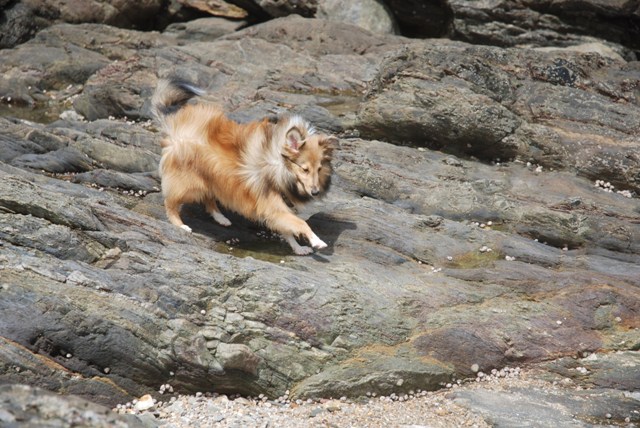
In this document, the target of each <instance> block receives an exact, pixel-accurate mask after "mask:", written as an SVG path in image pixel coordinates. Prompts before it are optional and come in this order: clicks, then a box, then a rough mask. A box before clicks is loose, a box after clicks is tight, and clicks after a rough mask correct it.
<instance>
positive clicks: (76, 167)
mask: <svg viewBox="0 0 640 428" xmlns="http://www.w3.org/2000/svg"><path fill="white" fill-rule="evenodd" d="M11 163H12V165H15V166H18V167H22V168H32V169H41V170H44V171H47V172H52V173H64V172H67V173H69V172H81V171H89V170H91V169H92V168H93V165H92V163H91V161H90V158H89V157H88V156H87V155H85V154H84V153H82V152H81V151H80V150H76V149H74V148H73V147H65V148H62V149H59V150H55V151H52V152H47V153H44V154H32V153H28V154H25V155H22V156H18V157H16V158H14V159H13V160H12V162H11Z"/></svg>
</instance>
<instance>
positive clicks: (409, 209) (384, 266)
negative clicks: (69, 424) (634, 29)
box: [0, 16, 640, 420]
mask: <svg viewBox="0 0 640 428" xmlns="http://www.w3.org/2000/svg"><path fill="white" fill-rule="evenodd" d="M178 31H182V30H178ZM189 31H191V30H189ZM189 31H187V30H185V31H184V32H183V33H180V35H176V34H177V33H176V31H174V30H173V29H172V30H170V31H166V32H165V33H162V34H161V33H154V32H142V31H135V30H125V29H117V28H114V27H111V26H105V25H97V24H93V25H88V24H78V25H68V24H63V25H55V26H51V27H49V28H47V29H46V30H43V31H41V32H40V33H39V34H38V36H37V37H35V38H33V39H32V40H30V41H29V42H27V43H24V44H22V45H19V46H17V47H16V48H14V49H5V50H2V51H0V69H1V70H2V72H3V74H2V78H0V82H2V85H3V86H0V87H2V90H3V91H5V92H4V93H3V94H4V95H0V96H5V98H4V99H3V103H4V104H3V106H4V107H6V109H5V110H3V114H4V112H5V111H10V112H11V114H7V116H10V118H9V117H7V118H1V119H0V125H1V126H0V143H1V144H2V147H3V150H2V151H0V159H1V161H2V162H1V163H0V216H1V217H2V218H1V224H2V226H0V245H1V248H2V254H1V255H0V294H1V295H2V298H1V299H0V312H1V313H2V317H0V336H2V338H3V340H2V341H0V362H1V364H2V369H1V370H0V382H2V383H25V384H30V385H35V386H41V387H44V388H47V389H51V390H56V391H65V392H69V393H74V394H77V395H81V396H84V397H87V398H90V399H91V400H93V401H96V402H100V403H104V404H109V405H114V404H117V403H122V402H126V401H131V399H132V398H135V397H141V396H143V395H145V394H153V393H156V392H157V391H158V385H166V384H167V383H169V384H171V385H172V386H173V387H174V388H175V391H176V393H180V394H184V393H190V392H191V393H192V392H196V391H200V392H202V391H205V392H206V391H215V392H220V393H230V394H231V393H233V394H236V393H239V394H245V395H252V396H255V395H259V394H265V395H266V396H269V397H280V396H282V395H283V394H284V392H285V391H287V390H290V391H294V392H295V394H294V395H293V397H294V398H295V397H327V396H334V397H335V396H338V395H336V394H339V395H343V394H344V395H354V396H356V395H360V394H363V393H366V392H376V393H391V392H395V393H396V394H399V393H409V392H410V391H411V390H416V389H418V388H420V389H423V390H426V389H435V388H440V387H441V384H442V383H445V385H446V383H448V382H450V381H451V379H452V378H454V377H455V378H456V379H460V378H464V377H466V376H474V377H475V376H476V375H477V372H476V371H475V370H472V368H474V367H477V369H478V371H483V372H489V371H490V370H491V369H494V368H495V369H501V368H502V367H504V366H506V365H509V366H514V365H528V366H532V367H538V368H539V369H540V370H541V371H544V373H545V374H546V376H556V373H558V372H559V371H560V369H556V368H553V367H550V366H549V365H548V362H549V361H555V360H558V359H559V358H561V357H567V358H571V357H573V356H577V357H583V356H584V355H585V353H589V354H591V353H594V352H597V354H596V356H597V357H598V358H600V355H605V354H610V355H614V353H615V352H618V351H620V352H623V353H626V352H630V351H632V350H634V349H637V347H638V342H639V340H640V339H639V336H638V328H640V324H639V320H638V317H637V316H636V314H637V312H638V307H639V305H640V300H639V299H640V298H639V297H638V293H637V288H638V286H639V285H640V283H639V278H640V268H639V266H640V225H638V222H637V221H636V219H637V217H638V214H639V212H638V205H637V195H638V191H639V190H640V188H639V187H638V183H639V181H638V161H639V158H638V157H637V156H636V155H635V152H634V151H633V148H634V147H635V146H636V145H637V136H636V134H637V132H636V131H637V124H638V123H639V122H638V120H639V118H640V116H639V115H638V99H637V93H636V89H635V87H634V86H633V84H632V83H633V82H634V81H635V80H634V79H636V74H637V69H638V64H637V63H636V62H627V60H621V59H620V57H616V56H615V55H610V54H607V55H601V54H599V53H597V52H594V51H591V50H590V51H589V52H586V53H585V52H577V51H574V50H560V51H558V50H556V51H548V52H545V51H540V50H536V49H530V48H517V49H516V48H500V47H495V46H494V47H489V46H478V45H471V44H466V43H463V42H459V41H451V40H446V39H431V40H428V41H422V40H410V39H407V38H405V37H401V36H394V35H382V34H373V33H370V32H368V31H366V30H364V29H361V28H358V27H356V26H352V25H348V24H345V23H337V22H330V21H326V20H321V19H305V18H302V17H299V16H298V17H296V16H292V17H286V18H281V19H275V20H271V21H268V22H265V23H263V24H260V25H255V26H251V27H248V28H246V29H243V30H239V31H233V32H229V33H227V34H226V35H223V36H220V37H215V38H214V37H211V38H206V39H205V38H204V37H203V36H202V35H201V34H194V35H193V36H192V35H190V34H191V33H190V32H189ZM207 31H208V30H207ZM191 37H193V38H194V39H195V40H193V41H192V40H191V39H190V38H191ZM621 57H623V58H626V57H625V56H623V55H621ZM83 58H86V59H87V63H83V61H82V59H83ZM71 63H73V65H71V66H70V68H65V67H67V65H69V64H71ZM65 70H67V71H68V72H69V73H70V75H67V74H65V73H66V72H65ZM174 73H176V74H178V75H180V76H182V77H184V78H186V79H188V80H190V81H192V82H194V84H197V85H199V86H201V87H203V88H205V89H206V90H207V92H208V93H207V96H206V99H207V100H209V101H212V102H216V103H219V104H220V105H222V106H223V107H224V108H225V109H226V110H227V111H228V112H229V115H230V116H231V117H233V118H235V119H237V120H240V121H247V120H254V119H257V118H262V117H264V116H266V115H271V114H277V113H281V112H296V113H302V114H305V115H306V116H308V117H309V118H311V119H312V120H313V122H314V124H315V125H316V126H318V127H319V128H322V129H328V130H330V131H331V132H334V133H337V134H338V136H339V137H340V144H339V147H338V148H337V149H336V153H335V159H334V161H333V162H334V163H333V165H334V170H335V174H334V180H333V183H334V185H333V187H332V190H331V191H330V192H329V194H328V195H327V197H326V198H324V199H323V200H322V201H317V202H314V203H313V204H310V205H308V206H306V207H305V208H304V209H302V210H301V211H300V213H299V214H300V215H301V216H302V217H304V218H305V219H307V220H308V222H309V224H310V225H311V227H312V228H313V229H314V231H316V233H317V234H318V236H320V237H321V238H322V239H323V240H325V241H326V242H327V243H328V244H329V245H328V248H327V249H326V250H324V251H322V252H318V253H314V254H313V255H312V256H310V257H295V256H293V255H291V251H290V248H289V247H288V246H287V245H286V243H284V242H282V241H281V240H280V239H279V238H278V237H275V236H273V235H272V234H270V233H269V232H268V231H266V230H265V229H264V228H263V227H262V226H261V225H258V224H253V223H251V222H249V221H247V220H244V219H242V218H240V217H239V216H236V215H234V214H233V213H226V212H225V215H228V216H229V218H230V219H231V221H232V223H233V224H232V226H230V227H228V228H224V227H221V226H219V225H217V224H216V223H215V222H213V221H211V218H210V216H209V215H208V214H207V213H206V212H205V210H204V209H203V207H201V206H199V205H186V206H184V207H183V218H184V220H185V222H186V223H187V224H188V225H189V226H190V227H191V228H192V229H193V233H192V234H186V233H184V231H182V230H181V229H178V228H175V227H173V226H172V225H170V224H169V223H168V222H167V220H166V217H165V213H164V208H163V201H162V195H161V194H160V193H158V192H157V191H156V187H157V186H158V177H157V173H156V172H155V171H156V170H157V165H158V162H159V159H160V153H161V148H160V145H159V142H158V140H159V137H160V135H159V134H158V130H157V129H156V126H155V125H153V124H152V123H149V119H150V110H149V96H150V94H151V93H152V91H153V87H154V85H155V82H156V79H157V78H158V77H165V76H168V75H170V74H174ZM636 80H637V79H636ZM45 90H46V91H47V92H46V93H45ZM7 96H10V97H12V101H9V102H10V103H11V107H8V106H7V105H6V103H7V101H6V100H7V98H6V97H7ZM14 96H15V97H16V99H19V100H21V101H20V102H19V103H18V102H15V103H14V101H13V97H14ZM71 105H73V106H74V109H75V111H76V112H78V113H81V114H82V115H83V116H84V117H86V121H77V120H74V119H73V117H71V116H68V115H67V116H68V117H67V118H66V119H63V120H62V119H59V114H58V113H56V114H55V115H53V119H51V118H47V117H45V116H43V115H42V114H41V112H42V110H43V109H44V110H53V111H56V112H58V111H69V108H70V106H71ZM36 113H37V114H36ZM35 118H38V119H40V120H42V122H43V123H36V121H35ZM79 154H81V155H79ZM498 157H499V158H500V159H497V158H498ZM80 160H84V161H85V162H86V163H82V162H80ZM32 166H39V167H38V168H34V167H32ZM40 166H47V168H49V169H51V170H53V169H54V168H56V171H58V172H55V173H53V172H52V171H49V172H47V171H44V172H43V170H42V168H40ZM67 168H69V169H71V168H76V169H78V170H81V171H82V172H80V173H74V172H72V171H62V170H64V169H67ZM596 179H597V180H598V181H597V183H596V182H595V180H596ZM602 179H604V180H606V181H608V182H609V183H608V185H606V181H605V182H602V181H601V180H602ZM611 186H613V188H612V187H611ZM101 188H102V189H101ZM125 189H129V190H125ZM131 190H133V191H131ZM617 190H620V191H625V192H626V193H622V194H619V193H616V191H617ZM144 191H147V194H145V193H144ZM507 256H508V257H507ZM616 355H617V354H616ZM604 360H605V359H604V357H603V361H604ZM560 361H562V360H560ZM612 361H614V360H612ZM625 361H626V360H625ZM558 364H560V362H559V363H558ZM580 364H581V366H580V367H582V368H585V369H587V370H591V369H593V368H594V367H595V366H596V364H591V365H589V364H588V362H582V361H581V362H580ZM614 365H615V362H612V363H611V364H610V366H611V367H613V366H614ZM606 367H609V365H604V368H603V372H602V373H606V372H607V370H609V371H610V372H611V373H617V372H616V371H615V370H613V369H611V368H609V369H607V368H606ZM570 368H571V367H569V368H567V369H566V370H569V369H570ZM16 369H19V370H16ZM554 370H555V371H554ZM606 376H607V375H606V374H603V375H602V376H601V377H599V378H596V377H595V376H594V377H590V379H593V380H592V382H593V383H592V385H594V386H597V387H599V388H605V389H606V388H611V389H613V388H615V389H619V390H623V388H626V389H631V388H636V389H637V385H636V383H637V380H636V379H635V378H634V377H632V376H629V381H628V382H626V383H624V382H621V381H619V379H620V376H621V375H619V374H615V376H614V375H612V376H611V377H612V379H618V380H616V381H615V382H614V381H613V380H612V381H611V382H610V383H606V382H605V381H604V378H606ZM585 385H589V384H587V383H585ZM627 392H628V391H627ZM517 394H521V396H522V397H524V398H523V399H526V400H529V401H530V402H532V403H534V404H535V406H537V405H538V403H540V402H541V401H540V400H542V398H541V397H539V396H528V395H526V394H525V393H524V392H522V393H520V392H517ZM611 394H614V393H613V392H611ZM527 397H528V398H527ZM590 397H591V396H590ZM606 397H609V394H608V393H607V395H606ZM595 399H596V398H594V400H595ZM477 400H478V402H479V403H480V404H474V406H477V407H478V408H479V407H482V406H485V405H486V406H489V405H490V404H491V400H489V402H488V404H487V400H486V397H484V396H479V398H477ZM567 400H568V401H567V403H568V402H569V401H571V403H573V399H571V400H569V399H567ZM589 400H591V398H589ZM603 400H604V399H603ZM607 400H608V398H606V400H604V401H607ZM604 401H603V402H604ZM607 402H609V401H607ZM571 403H569V404H566V406H567V407H566V408H567V409H569V408H574V404H575V403H573V404H571ZM625 408H626V407H625ZM581 409H582V408H578V410H576V411H580V412H582V413H583V414H584V415H596V414H595V413H593V412H591V411H590V410H584V409H582V410H581ZM567 412H568V411H567ZM590 412H591V413H590ZM616 412H617V410H616ZM567 414H568V413H567ZM561 415H563V416H562V417H564V415H565V413H561ZM617 415H618V413H616V417H617ZM508 417H510V416H509V415H507V416H505V418H507V419H508ZM507 419H505V420H507ZM563 420H564V419H563Z"/></svg>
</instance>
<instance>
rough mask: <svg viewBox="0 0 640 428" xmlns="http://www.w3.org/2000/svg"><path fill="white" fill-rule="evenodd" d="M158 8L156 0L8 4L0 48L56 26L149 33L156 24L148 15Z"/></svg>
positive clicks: (49, 0)
mask: <svg viewBox="0 0 640 428" xmlns="http://www.w3.org/2000/svg"><path fill="white" fill-rule="evenodd" d="M3 9H5V8H4V6H3ZM161 9H162V2H161V1H159V0H144V1H141V2H136V3H131V4H130V3H128V2H119V3H115V4H105V3H102V2H100V1H89V2H81V3H75V2H63V3H60V2H56V1H52V0H35V1H34V0H29V1H16V2H11V5H10V6H9V7H8V8H6V9H5V10H3V15H4V16H3V18H4V19H3V20H2V24H1V25H0V34H1V36H0V49H2V48H11V47H14V46H16V45H18V44H19V43H22V42H25V41H27V40H28V39H30V38H31V37H32V36H33V35H34V34H35V33H36V32H37V31H39V30H41V29H43V28H46V27H48V26H50V25H52V24H55V23H64V22H66V23H74V24H79V23H86V22H95V23H101V24H109V25H113V26H116V27H123V28H139V29H147V30H150V29H152V28H153V26H154V24H155V22H156V21H154V20H153V19H149V16H158V15H159V12H160V11H161Z"/></svg>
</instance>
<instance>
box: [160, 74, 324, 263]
mask: <svg viewBox="0 0 640 428" xmlns="http://www.w3.org/2000/svg"><path fill="white" fill-rule="evenodd" d="M201 95H204V92H203V91H201V90H200V89H198V88H196V87H194V86H192V85H190V84H189V83H186V82H183V81H180V80H176V79H172V80H165V79H163V80H160V81H159V82H158V86H157V89H156V91H155V94H154V95H153V98H152V109H153V112H154V114H155V116H156V118H157V119H158V121H159V123H160V125H161V127H162V130H163V131H164V133H165V136H164V138H163V140H162V147H163V150H162V159H161V160H160V176H161V178H162V193H163V195H164V200H165V202H164V203H165V209H166V211H167V217H168V218H169V221H170V222H171V223H173V224H174V225H176V226H179V227H181V228H182V229H184V230H186V231H188V232H191V228H190V227H189V226H187V225H185V224H184V223H183V222H182V219H181V218H180V207H181V206H182V204H184V203H193V202H195V203H202V204H204V205H205V207H206V209H207V211H208V212H209V214H211V216H212V217H213V218H214V220H215V221H217V222H218V223H220V224H221V225H223V226H229V225H230V224H231V222H230V221H229V220H228V219H227V218H226V217H225V216H224V215H223V214H222V213H221V212H220V210H219V209H218V203H220V204H221V205H222V206H224V207H225V208H227V209H229V210H232V211H235V212H237V213H239V214H241V215H242V216H244V217H246V218H248V219H250V220H254V221H258V222H263V223H264V224H265V225H266V226H267V227H268V228H270V229H272V230H273V231H275V232H278V233H280V234H281V235H282V237H283V238H284V239H285V240H286V241H287V242H288V243H289V245H291V248H292V249H293V251H294V252H295V253H296V254H299V255H305V254H309V253H311V252H312V251H313V249H312V248H311V247H313V248H315V249H322V248H325V247H326V246H327V244H325V243H324V242H323V241H322V240H321V239H320V238H318V236H316V234H315V233H313V231H312V230H311V228H310V227H309V225H308V224H307V223H306V222H305V221H304V220H302V219H301V218H299V217H298V216H296V215H295V214H294V212H293V210H292V208H291V207H290V206H293V207H296V206H299V205H301V204H303V203H305V202H308V201H310V200H312V199H313V198H315V197H317V196H320V195H321V194H322V193H324V192H325V191H327V190H328V188H329V184H330V183H331V172H332V168H331V157H332V152H333V149H334V147H335V145H336V143H337V139H336V138H335V137H332V136H327V135H324V134H321V133H318V132H316V131H315V130H314V128H313V127H312V126H311V125H310V124H309V123H308V122H306V121H305V120H304V119H302V118H301V117H300V116H295V115H292V116H284V117H280V118H278V119H272V120H269V119H264V120H262V121H256V122H251V123H248V124H239V123H237V122H235V121H233V120H231V119H229V118H227V117H226V116H225V114H224V113H223V112H222V110H221V109H220V108H218V107H216V106H215V105H213V104H210V103H206V102H198V103H189V102H188V101H189V100H191V99H192V98H194V97H196V96H201ZM296 238H303V239H305V240H306V241H307V242H308V243H309V244H310V245H311V247H308V246H302V245H300V244H299V243H298V242H297V241H296Z"/></svg>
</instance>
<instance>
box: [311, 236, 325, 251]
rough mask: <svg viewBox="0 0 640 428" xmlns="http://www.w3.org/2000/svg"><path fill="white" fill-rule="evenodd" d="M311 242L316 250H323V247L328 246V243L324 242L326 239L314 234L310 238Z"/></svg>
mask: <svg viewBox="0 0 640 428" xmlns="http://www.w3.org/2000/svg"><path fill="white" fill-rule="evenodd" d="M309 243H310V244H311V246H312V247H313V248H315V249H316V250H321V249H323V248H327V244H325V243H324V241H323V240H322V239H320V238H318V237H317V236H315V235H313V236H312V237H311V239H310V240H309Z"/></svg>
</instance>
